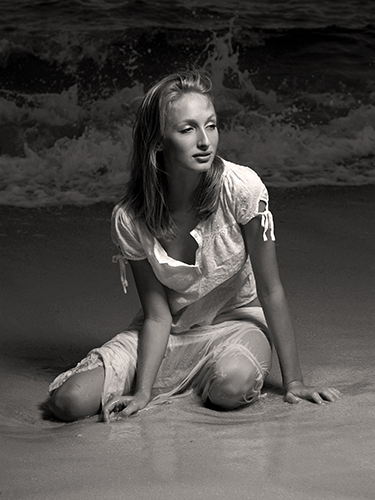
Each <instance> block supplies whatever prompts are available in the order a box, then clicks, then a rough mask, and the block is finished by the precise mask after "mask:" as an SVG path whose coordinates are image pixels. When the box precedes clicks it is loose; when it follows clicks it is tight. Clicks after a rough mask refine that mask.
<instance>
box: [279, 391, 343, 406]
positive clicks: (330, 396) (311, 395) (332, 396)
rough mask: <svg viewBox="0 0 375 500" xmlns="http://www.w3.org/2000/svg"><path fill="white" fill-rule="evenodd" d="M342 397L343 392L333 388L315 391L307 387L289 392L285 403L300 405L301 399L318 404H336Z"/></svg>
mask: <svg viewBox="0 0 375 500" xmlns="http://www.w3.org/2000/svg"><path fill="white" fill-rule="evenodd" d="M341 397H342V394H341V392H340V391H339V390H338V389H334V388H333V387H328V388H324V389H314V388H312V387H309V388H308V387H305V388H303V389H302V388H299V389H295V390H293V391H288V392H287V393H286V395H285V397H284V401H286V402H287V403H291V404H295V403H299V402H300V401H301V399H309V400H310V401H313V402H314V403H317V404H319V405H320V404H322V403H324V402H325V401H329V402H332V403H333V402H335V401H337V400H338V399H340V398H341Z"/></svg>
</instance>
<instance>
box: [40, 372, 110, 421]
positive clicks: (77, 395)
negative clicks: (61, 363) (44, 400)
mask: <svg viewBox="0 0 375 500" xmlns="http://www.w3.org/2000/svg"><path fill="white" fill-rule="evenodd" d="M103 383H104V368H103V367H98V368H94V369H93V370H87V371H84V372H80V373H76V374H75V375H72V376H71V377H70V378H68V380H66V382H64V384H63V385H61V386H60V387H59V388H58V389H56V390H55V391H54V392H53V394H52V396H51V398H50V400H49V408H50V410H51V412H52V414H53V415H54V416H55V417H56V418H58V419H59V420H63V421H64V422H72V421H73V420H78V419H80V418H85V417H89V416H91V415H95V414H96V413H99V411H100V409H101V394H102V388H103Z"/></svg>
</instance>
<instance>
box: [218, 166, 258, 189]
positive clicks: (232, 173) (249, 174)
mask: <svg viewBox="0 0 375 500" xmlns="http://www.w3.org/2000/svg"><path fill="white" fill-rule="evenodd" d="M222 162H223V164H224V171H223V187H224V191H227V192H229V193H230V194H232V195H234V194H235V193H236V192H237V191H238V190H239V191H244V190H245V191H246V192H249V194H250V193H251V192H253V193H254V194H257V193H260V192H263V191H264V190H265V185H264V183H263V181H262V179H261V178H260V177H259V175H258V174H257V173H256V172H255V171H254V170H253V169H252V168H250V167H247V166H245V165H239V164H237V163H233V162H231V161H228V160H224V159H222Z"/></svg>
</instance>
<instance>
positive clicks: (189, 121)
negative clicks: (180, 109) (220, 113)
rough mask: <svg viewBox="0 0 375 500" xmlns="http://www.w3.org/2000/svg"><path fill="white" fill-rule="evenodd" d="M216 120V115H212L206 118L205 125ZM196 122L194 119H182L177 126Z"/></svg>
mask: <svg viewBox="0 0 375 500" xmlns="http://www.w3.org/2000/svg"><path fill="white" fill-rule="evenodd" d="M216 119H217V115H216V113H212V115H210V116H208V117H207V119H206V123H207V122H209V121H211V120H216ZM196 121H197V120H196V119H195V118H184V119H182V120H181V121H180V122H179V124H180V125H183V124H185V123H195V122H196Z"/></svg>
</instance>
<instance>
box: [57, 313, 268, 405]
mask: <svg viewBox="0 0 375 500" xmlns="http://www.w3.org/2000/svg"><path fill="white" fill-rule="evenodd" d="M141 328H142V316H141V315H138V316H137V317H136V318H135V319H134V320H133V322H132V323H131V325H130V326H129V327H128V329H127V330H126V331H124V332H122V333H119V334H118V335H116V336H115V337H114V338H112V339H111V340H110V341H108V342H106V343H105V344H104V345H103V346H102V347H99V348H96V349H93V350H92V351H90V352H89V354H88V355H87V357H85V358H84V359H83V360H82V361H81V362H80V363H78V364H77V366H76V367H75V368H72V369H70V370H68V371H66V372H64V373H61V374H60V375H59V376H58V377H57V378H56V379H55V380H54V381H53V382H52V384H51V385H50V387H49V391H50V393H51V392H52V391H54V390H55V389H57V388H58V387H60V386H61V385H62V384H63V383H64V382H65V381H66V380H67V379H68V378H69V377H71V376H72V375H74V374H76V373H79V372H82V371H85V370H92V369H94V368H97V367H99V366H104V372H105V376H104V384H103V389H102V396H101V401H102V405H105V404H106V403H108V401H110V399H111V398H112V397H115V396H120V395H125V394H129V393H131V392H132V391H133V390H134V384H135V375H136V367H137V347H138V335H139V332H140V330H141ZM267 334H268V329H267V324H266V321H265V318H264V314H263V311H262V308H261V307H242V308H239V309H235V310H233V311H231V312H228V313H224V314H221V315H219V316H217V317H216V318H215V320H214V322H213V324H212V325H209V326H202V327H196V328H192V329H190V330H189V331H187V332H185V333H182V334H178V335H170V337H169V341H168V345H167V349H166V352H165V355H164V358H163V360H162V363H161V366H160V369H159V372H158V375H157V378H156V381H155V384H154V387H153V395H154V398H153V400H152V402H151V403H150V404H149V405H148V406H147V408H150V407H152V406H153V405H159V404H162V403H165V402H167V401H168V400H170V399H171V398H173V397H175V396H177V395H180V394H182V393H184V392H186V391H187V390H188V389H194V390H195V391H196V392H197V393H198V394H199V395H200V396H201V397H202V399H203V400H205V399H207V397H208V395H209V390H210V387H211V384H212V382H213V380H214V379H215V377H216V376H217V374H216V372H215V364H216V362H217V360H219V359H220V358H221V357H222V356H224V355H231V356H245V357H246V358H247V359H249V360H250V361H251V362H252V364H253V366H254V368H255V373H256V376H255V379H256V380H255V384H254V386H253V388H252V389H251V391H250V393H249V394H244V398H243V404H249V403H251V402H253V401H255V400H257V399H258V398H259V396H260V393H261V388H262V386H263V383H264V379H265V377H266V376H267V374H268V372H269V370H270V368H271V358H272V348H271V344H270V341H269V340H268V336H267Z"/></svg>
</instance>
